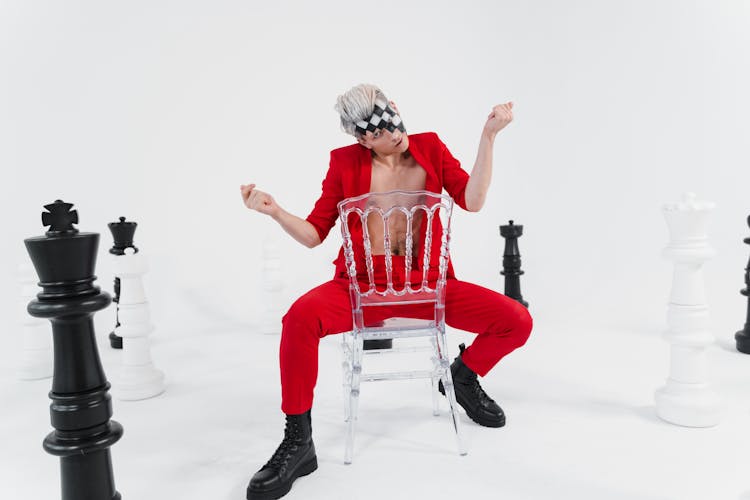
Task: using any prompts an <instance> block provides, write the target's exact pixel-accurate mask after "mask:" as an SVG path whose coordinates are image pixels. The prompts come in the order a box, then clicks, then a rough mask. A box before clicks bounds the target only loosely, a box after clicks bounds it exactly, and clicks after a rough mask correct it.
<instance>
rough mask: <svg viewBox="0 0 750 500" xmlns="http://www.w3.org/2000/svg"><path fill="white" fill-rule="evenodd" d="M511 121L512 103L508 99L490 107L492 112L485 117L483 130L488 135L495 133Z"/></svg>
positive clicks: (493, 135)
mask: <svg viewBox="0 0 750 500" xmlns="http://www.w3.org/2000/svg"><path fill="white" fill-rule="evenodd" d="M512 121H513V103H512V102H510V101H508V102H506V103H505V104H498V105H497V106H495V107H493V108H492V112H491V113H490V115H489V116H488V117H487V123H485V124H484V131H485V133H487V134H488V135H489V136H490V137H495V135H496V134H497V133H498V132H500V131H501V130H502V129H504V128H505V126H506V125H508V124H509V123H510V122H512Z"/></svg>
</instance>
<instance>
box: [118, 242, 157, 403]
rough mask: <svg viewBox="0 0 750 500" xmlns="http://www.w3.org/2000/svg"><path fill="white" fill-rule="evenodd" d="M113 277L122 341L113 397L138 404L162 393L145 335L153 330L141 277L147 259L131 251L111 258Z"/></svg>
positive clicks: (129, 249) (146, 266) (130, 249)
mask: <svg viewBox="0 0 750 500" xmlns="http://www.w3.org/2000/svg"><path fill="white" fill-rule="evenodd" d="M113 268H114V274H115V276H117V277H118V278H120V301H119V303H118V308H119V309H118V314H119V319H120V326H118V327H117V328H116V329H115V334H117V335H119V336H120V337H122V367H121V370H120V374H119V376H118V377H117V378H116V379H115V383H114V384H113V385H114V387H113V390H112V392H113V394H115V395H116V396H117V398H118V399H122V400H130V401H133V400H139V399H147V398H151V397H154V396H157V395H159V394H161V393H162V392H164V373H162V372H161V371H160V370H157V369H156V368H154V365H153V362H152V361H151V349H150V345H149V339H148V335H149V334H150V333H151V332H152V331H153V330H154V325H152V324H151V313H150V310H149V305H148V302H147V301H146V294H145V293H144V290H143V280H142V276H143V274H144V273H145V272H146V271H147V270H148V265H147V263H146V259H145V258H144V257H143V255H142V254H141V253H135V251H134V250H133V249H132V248H126V249H125V254H124V255H117V256H115V257H114V266H113Z"/></svg>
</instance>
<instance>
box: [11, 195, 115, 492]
mask: <svg viewBox="0 0 750 500" xmlns="http://www.w3.org/2000/svg"><path fill="white" fill-rule="evenodd" d="M72 206H73V205H72V204H70V203H64V202H62V201H60V200H56V201H55V202H54V203H51V204H49V205H46V206H45V207H44V208H46V209H47V210H48V211H49V212H45V213H42V224H44V225H45V226H49V230H48V231H47V233H46V234H45V235H44V236H37V237H33V238H28V239H26V240H24V243H25V244H26V250H27V251H28V253H29V256H30V257H31V260H32V262H33V264H34V268H35V269H36V272H37V275H38V276H39V286H41V287H42V291H41V292H40V293H39V294H37V298H36V299H35V300H32V301H31V302H30V303H29V305H28V312H29V314H31V315H32V316H35V317H37V318H47V319H49V320H50V322H51V323H52V336H53V342H54V374H53V377H52V390H51V391H50V393H49V397H50V399H51V400H52V404H51V405H50V415H51V421H52V426H53V427H54V428H55V431H53V432H51V433H50V434H49V435H47V437H46V438H45V439H44V449H45V451H47V452H48V453H50V454H52V455H56V456H59V457H60V472H61V484H62V500H83V499H86V500H119V499H120V494H119V493H118V492H117V491H116V490H115V483H114V476H113V473H112V460H111V457H110V453H109V448H110V447H111V446H112V445H113V444H115V443H116V442H117V441H118V440H119V439H120V438H121V437H122V426H121V425H120V424H118V423H117V422H115V421H113V420H110V417H111V416H112V403H111V398H110V395H109V387H110V385H109V383H108V382H107V379H106V376H105V375H104V370H103V369H102V364H101V361H100V359H99V351H98V350H97V347H96V338H95V336H94V322H93V315H94V313H95V312H96V311H99V310H101V309H104V308H105V307H107V306H108V305H109V303H110V302H111V301H112V298H111V297H110V296H109V294H107V293H106V292H102V291H100V289H99V287H97V286H94V280H95V279H96V276H95V275H94V270H95V266H96V255H97V249H98V246H99V234H98V233H80V232H78V229H76V228H74V227H73V224H77V223H78V214H77V213H76V211H75V210H72V211H71V210H70V209H71V207H72Z"/></svg>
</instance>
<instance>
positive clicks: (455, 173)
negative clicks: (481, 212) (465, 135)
mask: <svg viewBox="0 0 750 500" xmlns="http://www.w3.org/2000/svg"><path fill="white" fill-rule="evenodd" d="M435 140H436V141H437V144H438V147H439V148H440V168H441V171H442V178H443V187H444V188H445V190H446V191H447V192H448V194H449V195H450V196H451V198H453V201H455V202H456V204H457V205H458V206H459V207H461V208H463V209H464V210H467V208H466V184H467V183H468V182H469V174H468V173H467V172H466V170H464V169H463V168H461V163H460V162H459V161H458V160H457V159H455V158H454V157H453V155H452V154H451V152H450V151H448V147H447V146H446V145H445V144H443V141H441V140H440V138H439V137H438V136H437V134H436V135H435Z"/></svg>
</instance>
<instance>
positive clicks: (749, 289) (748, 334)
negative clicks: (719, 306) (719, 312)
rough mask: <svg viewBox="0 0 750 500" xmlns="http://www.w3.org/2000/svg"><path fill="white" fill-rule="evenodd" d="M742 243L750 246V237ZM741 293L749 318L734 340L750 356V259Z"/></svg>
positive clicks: (748, 218)
mask: <svg viewBox="0 0 750 500" xmlns="http://www.w3.org/2000/svg"><path fill="white" fill-rule="evenodd" d="M747 225H748V227H750V215H749V216H748V217H747ZM742 241H744V242H745V243H747V244H748V245H750V237H748V238H745V239H744V240H742ZM740 293H741V294H742V295H744V296H745V297H747V318H746V320H745V328H743V329H742V330H740V331H739V332H737V333H735V334H734V339H735V340H736V341H737V350H738V351H740V352H743V353H745V354H750V258H749V259H748V261H747V267H746V268H745V288H744V289H743V290H742V291H740Z"/></svg>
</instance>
